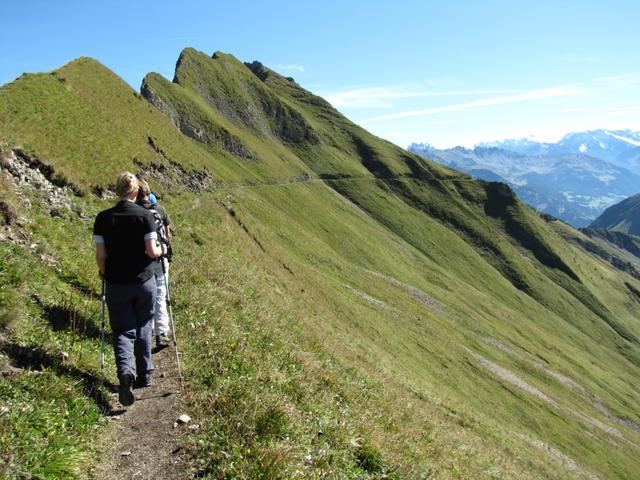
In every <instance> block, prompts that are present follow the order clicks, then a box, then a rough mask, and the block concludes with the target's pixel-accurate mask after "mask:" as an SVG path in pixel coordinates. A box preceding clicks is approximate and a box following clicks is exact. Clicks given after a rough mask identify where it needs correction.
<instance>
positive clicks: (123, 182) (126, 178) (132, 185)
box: [116, 172, 138, 199]
mask: <svg viewBox="0 0 640 480" xmlns="http://www.w3.org/2000/svg"><path fill="white" fill-rule="evenodd" d="M137 191H138V179H137V178H136V176H135V175H134V174H133V173H131V172H124V173H121V174H120V175H119V176H118V180H116V195H118V197H120V198H121V199H125V198H127V197H128V196H129V195H131V194H132V193H133V192H137Z"/></svg>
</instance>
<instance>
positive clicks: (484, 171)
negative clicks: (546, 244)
mask: <svg viewBox="0 0 640 480" xmlns="http://www.w3.org/2000/svg"><path fill="white" fill-rule="evenodd" d="M409 151H411V152H414V153H418V154H420V155H422V156H424V157H427V158H431V159H432V160H435V161H437V162H439V163H441V164H443V165H447V166H449V167H451V168H455V169H456V170H461V171H463V172H466V173H469V174H471V175H472V176H473V177H475V178H480V179H483V180H488V181H501V182H505V183H508V184H509V185H510V186H511V187H512V188H513V189H514V190H515V191H516V192H517V193H518V195H519V196H520V197H521V198H522V199H523V200H524V201H525V202H527V203H529V204H530V205H532V206H533V207H535V208H536V209H538V210H540V211H542V212H545V213H548V214H551V215H553V216H555V217H558V218H560V219H562V220H564V221H566V222H568V223H570V224H572V225H574V226H576V227H584V226H587V225H589V224H590V223H591V222H592V221H593V220H594V219H595V218H596V217H598V215H600V214H601V213H602V212H603V211H604V209H606V208H607V207H609V206H611V205H613V204H615V203H617V202H620V201H621V200H623V199H625V198H627V197H630V196H632V195H634V194H636V193H638V191H640V132H634V131H631V130H616V131H610V130H594V131H589V132H582V133H570V134H568V135H566V136H565V137H563V138H562V139H561V140H560V141H559V142H557V143H542V142H536V141H533V140H528V139H520V140H505V141H502V142H491V143H481V144H478V145H477V146H476V147H475V148H473V149H466V148H463V147H455V148H450V149H446V150H440V149H436V148H434V147H432V146H431V145H429V144H425V143H419V144H418V143H413V144H411V145H410V146H409Z"/></svg>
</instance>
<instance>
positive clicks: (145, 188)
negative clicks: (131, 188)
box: [138, 177, 151, 197]
mask: <svg viewBox="0 0 640 480" xmlns="http://www.w3.org/2000/svg"><path fill="white" fill-rule="evenodd" d="M150 193H151V188H150V187H149V184H148V183H147V181H146V180H144V179H142V178H140V177H138V197H148V196H149V194H150Z"/></svg>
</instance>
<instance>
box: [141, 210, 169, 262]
mask: <svg viewBox="0 0 640 480" xmlns="http://www.w3.org/2000/svg"><path fill="white" fill-rule="evenodd" d="M147 210H149V211H150V212H151V213H152V214H153V221H154V223H155V230H156V232H157V233H158V240H159V241H160V243H161V244H164V245H166V246H167V254H166V255H165V257H167V260H169V261H171V257H173V248H171V242H169V237H168V236H167V226H166V225H165V224H164V222H163V221H162V216H161V215H160V213H159V212H158V210H156V209H155V208H154V207H153V206H148V207H147Z"/></svg>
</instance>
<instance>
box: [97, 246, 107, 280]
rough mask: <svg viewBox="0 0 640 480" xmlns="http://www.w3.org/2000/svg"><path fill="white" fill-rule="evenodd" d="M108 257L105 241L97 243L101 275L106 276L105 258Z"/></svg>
mask: <svg viewBox="0 0 640 480" xmlns="http://www.w3.org/2000/svg"><path fill="white" fill-rule="evenodd" d="M106 258H107V252H106V250H105V248H104V243H96V263H97V264H98V270H100V275H102V276H103V277H104V272H105V264H106V262H105V260H106Z"/></svg>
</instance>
